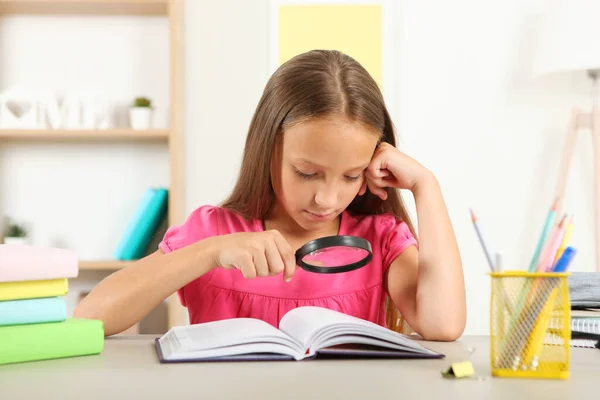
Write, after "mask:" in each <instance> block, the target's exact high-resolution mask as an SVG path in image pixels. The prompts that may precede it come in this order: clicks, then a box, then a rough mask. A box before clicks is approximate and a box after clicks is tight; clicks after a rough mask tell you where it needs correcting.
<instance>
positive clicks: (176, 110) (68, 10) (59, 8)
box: [0, 0, 187, 329]
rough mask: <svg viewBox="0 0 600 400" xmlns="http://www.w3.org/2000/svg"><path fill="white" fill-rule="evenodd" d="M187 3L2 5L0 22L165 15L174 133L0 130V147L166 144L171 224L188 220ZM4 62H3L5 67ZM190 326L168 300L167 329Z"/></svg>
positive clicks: (114, 0)
mask: <svg viewBox="0 0 600 400" xmlns="http://www.w3.org/2000/svg"><path fill="white" fill-rule="evenodd" d="M184 1H185V0H0V17H3V16H10V15H27V16H29V15H32V16H36V15H68V16H69V17H70V16H74V17H77V16H97V15H122V16H126V15H138V16H164V17H166V18H167V19H168V21H169V58H170V60H169V66H170V68H169V71H170V78H169V79H170V82H169V83H170V93H169V107H170V128H169V129H168V130H152V131H146V132H139V131H132V130H128V129H115V130H110V131H98V130H94V131H80V130H78V131H67V130H59V131H49V130H37V131H34V130H17V131H15V130H10V131H9V130H0V144H2V143H3V141H9V142H12V141H16V140H36V141H44V140H56V141H74V140H77V141H81V140H90V139H93V140H98V141H109V140H111V141H112V140H117V141H132V140H133V141H141V142H144V141H152V140H160V141H165V142H166V143H167V144H168V151H169V167H170V184H169V210H168V223H169V225H174V224H181V223H183V221H184V220H185V193H184V189H185V148H184V140H185V132H184V120H185V119H184V115H183V113H184V110H185V88H184V77H185V72H184V65H185V59H184V54H185V48H184ZM1 61H2V60H0V62H1ZM131 263H132V262H124V261H110V260H109V261H82V262H81V263H80V268H81V270H82V271H117V270H119V269H123V268H126V267H127V266H129V265H131ZM186 321H187V316H186V310H185V308H183V307H182V306H181V305H180V303H179V299H178V298H177V295H176V294H173V295H172V296H171V297H170V298H169V300H168V323H167V326H168V329H170V328H171V327H173V326H176V325H183V324H185V323H186Z"/></svg>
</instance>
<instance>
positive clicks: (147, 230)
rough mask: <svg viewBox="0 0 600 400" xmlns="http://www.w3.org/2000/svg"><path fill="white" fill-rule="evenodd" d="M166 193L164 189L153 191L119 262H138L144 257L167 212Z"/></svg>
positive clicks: (133, 228) (136, 221)
mask: <svg viewBox="0 0 600 400" xmlns="http://www.w3.org/2000/svg"><path fill="white" fill-rule="evenodd" d="M167 203H168V191H167V189H164V188H158V189H154V193H153V195H152V198H151V199H150V200H149V202H148V204H146V205H145V207H144V208H143V210H142V212H141V215H140V216H139V218H138V219H137V220H135V221H132V222H134V223H135V225H134V226H133V227H132V231H131V235H130V236H129V237H128V238H127V241H126V243H125V245H124V247H123V250H122V252H121V253H120V254H119V256H120V257H119V259H120V260H138V259H140V258H142V257H144V255H145V253H146V249H147V248H148V245H149V243H150V241H151V240H152V236H153V235H154V232H155V231H156V230H157V229H158V227H159V225H160V222H161V220H162V218H163V217H164V215H165V213H166V212H167Z"/></svg>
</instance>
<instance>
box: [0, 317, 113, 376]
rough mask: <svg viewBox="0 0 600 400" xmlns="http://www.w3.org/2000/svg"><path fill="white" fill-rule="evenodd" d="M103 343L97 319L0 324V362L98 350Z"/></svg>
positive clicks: (74, 354)
mask: <svg viewBox="0 0 600 400" xmlns="http://www.w3.org/2000/svg"><path fill="white" fill-rule="evenodd" d="M103 347H104V327H103V324H102V321H97V320H76V319H67V320H66V321H65V322H53V323H45V324H33V325H14V326H5V327H1V328H0V365H2V364H12V363H20V362H26V361H37V360H49V359H54V358H65V357H74V356H83V355H91V354H99V353H100V352H102V350H103Z"/></svg>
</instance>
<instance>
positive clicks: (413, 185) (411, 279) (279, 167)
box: [74, 51, 466, 341]
mask: <svg viewBox="0 0 600 400" xmlns="http://www.w3.org/2000/svg"><path fill="white" fill-rule="evenodd" d="M395 144H396V140H395V136H394V129H393V126H392V122H391V120H390V116H389V113H388V111H387V110H386V107H385V104H384V101H383V97H382V95H381V92H380V90H379V88H378V86H377V84H376V82H375V81H374V80H373V79H372V77H371V76H370V75H369V74H368V72H367V71H366V70H365V69H364V68H363V67H362V66H361V65H360V64H359V63H357V62H356V61H355V60H354V59H352V58H350V57H349V56H347V55H344V54H342V53H340V52H337V51H311V52H308V53H304V54H301V55H298V56H296V57H295V58H293V59H291V60H290V61H288V62H287V63H285V64H283V65H282V66H281V67H280V68H279V69H278V70H277V71H276V72H275V73H274V74H273V76H272V77H271V79H270V80H269V82H268V83H267V85H266V88H265V90H264V92H263V95H262V98H261V99H260V102H259V104H258V106H257V109H256V111H255V114H254V117H253V119H252V122H251V124H250V128H249V132H248V137H247V140H246V147H245V150H244V156H243V161H242V166H241V172H240V176H239V179H238V181H237V184H236V185H235V187H234V189H233V192H232V193H231V195H230V196H229V198H228V199H227V200H226V201H225V202H224V204H222V205H221V206H220V207H214V206H202V207H200V208H198V209H196V210H195V211H194V212H192V213H191V215H189V217H188V218H187V220H186V221H185V223H184V224H182V225H181V226H173V227H170V228H169V230H168V231H167V233H166V234H165V237H164V238H163V240H162V242H161V243H160V245H159V249H158V250H157V251H156V252H154V253H153V254H151V255H149V256H147V257H145V258H143V259H141V260H139V261H137V262H136V263H135V264H133V265H132V266H130V267H128V268H126V269H123V270H121V271H118V272H116V273H114V274H112V275H110V276H109V277H107V278H106V279H105V280H103V281H102V282H101V283H100V284H99V285H98V286H97V287H96V288H95V289H94V290H93V291H92V293H90V294H89V295H88V296H87V297H86V298H85V299H84V300H83V301H82V302H81V303H80V305H79V306H78V307H77V309H76V310H75V313H74V316H75V317H78V318H94V319H100V320H102V321H103V322H104V329H105V335H107V336H109V335H113V334H116V333H119V332H121V331H123V330H125V329H127V328H129V327H130V326H132V325H133V324H135V323H136V322H138V321H139V320H141V319H142V318H143V317H144V316H145V315H146V314H148V313H149V312H150V311H151V310H152V309H153V308H154V307H156V306H157V305H158V304H159V303H160V302H161V301H163V300H164V299H165V298H167V297H168V296H170V295H171V294H173V293H174V292H177V293H178V295H179V298H180V300H181V302H182V304H183V305H184V306H186V307H187V308H188V312H189V317H190V322H191V323H201V322H208V321H213V320H219V319H225V318H236V317H254V318H260V319H262V320H265V321H267V322H269V323H271V324H272V325H274V326H278V323H279V320H280V319H281V317H282V316H283V315H284V314H285V313H286V312H287V311H289V310H291V309H292V308H294V307H298V306H303V305H314V306H320V307H327V308H331V309H334V310H337V311H341V312H344V313H347V314H350V315H354V316H356V317H359V318H363V319H366V320H369V321H372V322H375V323H377V324H380V325H383V326H388V327H390V328H394V327H395V324H397V319H396V318H395V317H392V316H393V315H394V314H393V313H394V312H396V311H399V312H400V313H401V315H402V316H403V318H404V319H405V320H406V322H407V323H408V324H409V325H410V327H411V328H412V329H413V330H415V331H416V332H417V333H419V334H420V335H421V336H422V337H423V338H425V339H428V340H440V341H450V340H455V339H456V338H458V337H459V336H460V335H461V334H462V332H463V330H464V326H465V314H466V311H465V288H464V282H463V273H462V265H461V259H460V255H459V251H458V246H457V243H456V239H455V236H454V233H453V229H452V225H451V223H450V219H449V217H448V214H447V211H446V207H445V204H444V200H443V197H442V193H441V190H440V186H439V184H438V182H437V180H436V178H435V177H434V175H433V174H432V173H431V172H430V171H428V170H427V169H426V168H424V167H423V166H422V165H420V164H419V163H418V162H416V161H415V160H413V159H411V158H410V157H408V156H407V155H405V154H403V153H401V152H400V151H398V150H397V149H396V147H395ZM398 189H408V190H410V191H411V192H412V193H413V195H414V198H415V203H416V209H417V214H418V223H419V236H420V240H419V244H418V246H417V242H416V240H415V236H414V230H413V227H412V225H411V223H410V221H409V218H408V214H407V212H406V209H405V207H404V205H403V202H402V200H401V198H400V195H399V192H398ZM338 234H339V235H354V236H360V237H363V238H365V239H367V240H369V241H370V242H371V244H372V247H373V259H372V261H371V262H370V263H369V264H368V265H367V266H365V267H363V268H361V269H358V270H356V271H351V272H347V273H341V274H324V275H323V274H315V273H311V272H307V271H305V270H303V269H300V268H297V266H296V262H295V258H294V252H295V251H296V249H298V248H299V247H301V246H302V245H303V244H304V243H306V242H308V241H310V240H312V239H316V238H319V237H323V236H330V235H338ZM417 247H418V250H417ZM388 296H389V299H391V302H388V307H387V310H386V300H387V299H388Z"/></svg>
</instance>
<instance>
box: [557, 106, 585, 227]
mask: <svg viewBox="0 0 600 400" xmlns="http://www.w3.org/2000/svg"><path fill="white" fill-rule="evenodd" d="M580 118H581V111H579V110H577V109H575V110H573V112H572V113H571V122H570V124H569V132H568V133H567V138H566V140H565V147H564V149H563V156H562V160H561V164H560V167H559V169H558V180H557V182H556V192H555V198H557V199H558V202H557V205H556V218H557V219H560V216H561V210H562V204H563V200H564V197H565V188H566V186H567V177H568V176H569V167H570V165H571V158H572V156H573V150H574V148H575V139H576V138H577V131H578V130H579V120H580ZM553 200H554V199H553Z"/></svg>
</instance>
